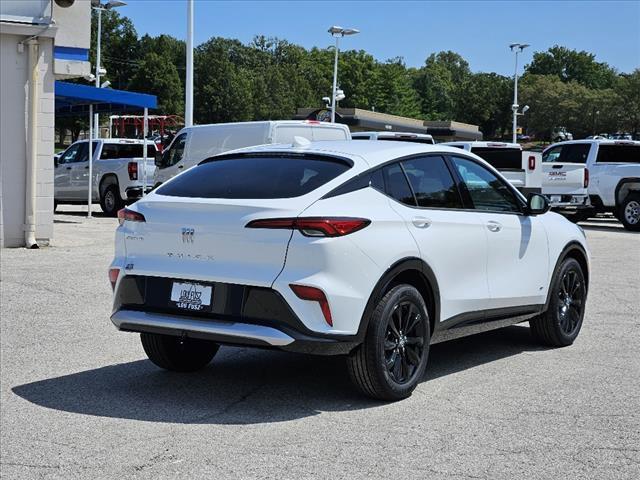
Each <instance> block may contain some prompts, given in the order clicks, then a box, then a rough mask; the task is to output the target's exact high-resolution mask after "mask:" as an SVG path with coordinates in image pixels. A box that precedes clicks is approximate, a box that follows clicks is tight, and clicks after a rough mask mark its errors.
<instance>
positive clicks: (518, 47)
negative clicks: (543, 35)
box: [509, 43, 530, 143]
mask: <svg viewBox="0 0 640 480" xmlns="http://www.w3.org/2000/svg"><path fill="white" fill-rule="evenodd" d="M529 46H530V45H529V44H528V43H512V44H511V45H509V48H510V49H511V51H512V52H515V54H516V69H515V73H514V75H513V81H514V85H513V105H511V109H512V110H513V143H516V141H517V139H518V137H517V134H516V130H517V129H518V115H521V114H518V53H521V52H522V51H523V50H524V49H525V48H527V47H529ZM522 113H524V110H523V112H522Z"/></svg>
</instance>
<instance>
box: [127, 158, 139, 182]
mask: <svg viewBox="0 0 640 480" xmlns="http://www.w3.org/2000/svg"><path fill="white" fill-rule="evenodd" d="M127 170H128V171H129V180H137V179H138V162H129V165H127Z"/></svg>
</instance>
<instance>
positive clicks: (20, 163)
mask: <svg viewBox="0 0 640 480" xmlns="http://www.w3.org/2000/svg"><path fill="white" fill-rule="evenodd" d="M25 39H26V37H25V36H22V35H11V34H6V33H2V34H1V35H0V62H1V64H0V66H1V68H0V106H1V107H0V108H1V111H0V247H19V246H23V245H24V214H25V212H24V206H25V190H26V156H27V141H28V122H27V112H28V108H29V97H28V95H29V71H28V51H29V49H28V47H27V46H26V45H25V48H24V49H23V51H22V53H20V52H19V49H18V44H19V42H21V41H23V40H25ZM39 42H40V48H39V61H38V67H39V71H40V81H39V84H38V89H39V92H40V93H39V97H40V99H39V108H38V110H39V111H38V119H37V125H38V126H37V136H38V142H37V145H38V146H37V148H38V152H37V170H36V178H37V189H36V238H37V239H38V243H39V244H41V245H43V244H47V243H49V241H50V239H51V238H52V236H53V152H54V105H55V104H54V102H55V98H54V96H55V93H54V76H53V39H52V38H45V37H40V38H39Z"/></svg>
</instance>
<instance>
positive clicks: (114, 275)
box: [109, 268, 120, 290]
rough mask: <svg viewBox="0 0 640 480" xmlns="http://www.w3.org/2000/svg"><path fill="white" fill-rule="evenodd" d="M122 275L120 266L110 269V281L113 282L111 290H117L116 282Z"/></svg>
mask: <svg viewBox="0 0 640 480" xmlns="http://www.w3.org/2000/svg"><path fill="white" fill-rule="evenodd" d="M119 276H120V269H119V268H110V269H109V281H110V282H111V290H115V288H116V282H117V281H118V277H119Z"/></svg>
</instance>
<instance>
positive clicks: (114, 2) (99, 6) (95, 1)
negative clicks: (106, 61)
mask: <svg viewBox="0 0 640 480" xmlns="http://www.w3.org/2000/svg"><path fill="white" fill-rule="evenodd" d="M125 5H126V3H125V2H122V1H120V0H110V1H108V2H106V3H102V1H101V0H91V6H92V7H93V9H94V10H97V11H98V38H97V39H96V40H97V47H96V73H95V81H96V88H101V83H100V77H101V76H103V75H106V73H107V71H106V70H105V69H104V68H102V67H101V66H100V63H101V59H100V56H101V55H100V54H101V52H100V50H101V46H102V11H103V10H111V9H113V8H118V7H124V6H125ZM94 123H95V126H96V134H95V136H96V138H98V135H99V132H100V124H99V123H98V114H97V113H96V114H95V115H94Z"/></svg>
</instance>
